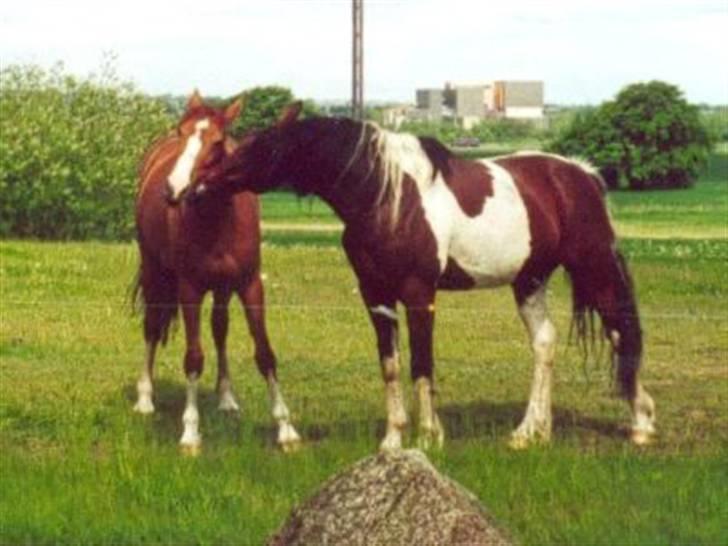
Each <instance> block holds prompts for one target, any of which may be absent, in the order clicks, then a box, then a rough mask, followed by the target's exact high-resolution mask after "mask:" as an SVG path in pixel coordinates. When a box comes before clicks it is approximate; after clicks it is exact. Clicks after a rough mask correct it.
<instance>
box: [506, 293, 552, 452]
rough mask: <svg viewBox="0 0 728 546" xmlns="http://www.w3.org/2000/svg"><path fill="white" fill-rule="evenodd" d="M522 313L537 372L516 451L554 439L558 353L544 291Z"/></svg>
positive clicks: (516, 433) (513, 440)
mask: <svg viewBox="0 0 728 546" xmlns="http://www.w3.org/2000/svg"><path fill="white" fill-rule="evenodd" d="M519 313H520V315H521V318H522V319H523V322H524V323H525V324H526V327H527V328H528V331H529V334H530V336H531V345H532V348H533V354H534V372H533V382H532V384H531V396H530V399H529V401H528V408H527V409H526V415H525V416H524V418H523V421H521V424H520V425H519V426H518V428H517V429H516V430H515V431H513V433H512V435H511V441H510V446H511V447H513V448H515V449H521V448H524V447H527V446H528V445H529V444H530V443H532V442H533V441H535V440H539V441H542V442H548V441H549V440H550V439H551V384H552V371H553V364H554V354H555V349H556V329H555V328H554V325H553V324H552V322H551V320H550V319H549V317H548V310H547V308H546V289H545V288H544V287H542V288H541V289H539V290H538V291H537V292H536V293H534V294H533V295H531V296H529V297H528V298H526V301H525V302H524V303H523V305H521V307H520V308H519Z"/></svg>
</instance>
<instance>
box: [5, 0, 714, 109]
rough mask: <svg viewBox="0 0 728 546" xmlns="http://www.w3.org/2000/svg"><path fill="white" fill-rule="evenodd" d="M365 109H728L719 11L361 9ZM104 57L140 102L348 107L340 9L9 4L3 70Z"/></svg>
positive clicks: (347, 53)
mask: <svg viewBox="0 0 728 546" xmlns="http://www.w3.org/2000/svg"><path fill="white" fill-rule="evenodd" d="M364 27H365V28H364V71H365V75H364V80H365V90H364V93H365V99H366V100H396V101H413V100H414V90H415V89H416V88H418V87H441V86H442V85H443V84H444V83H445V82H446V81H450V82H454V83H477V82H486V81H490V80H498V79H540V80H544V82H545V90H546V91H545V92H546V101H547V102H551V103H562V104H564V103H570V104H575V103H598V102H600V101H602V100H605V99H608V98H610V97H612V96H614V94H615V93H616V92H617V91H619V89H620V88H621V87H623V86H624V85H626V84H628V83H633V82H635V81H646V80H650V79H661V80H665V81H668V82H671V83H674V84H677V85H678V86H679V87H680V88H681V89H682V90H683V91H684V92H685V94H686V96H687V98H688V100H690V101H691V102H708V103H728V68H727V67H728V53H727V52H728V0H679V1H678V0H609V1H590V0H548V1H547V0H506V1H498V0H379V1H374V0H365V6H364ZM104 52H112V53H114V54H115V55H116V56H117V67H118V72H119V73H120V74H121V75H122V76H123V77H124V78H125V79H129V80H132V81H133V82H135V83H136V84H137V85H138V86H139V87H140V88H141V89H143V90H144V91H147V92H150V93H155V94H157V93H174V94H187V93H188V92H189V91H190V90H191V89H192V88H194V87H199V88H200V90H201V91H202V93H203V94H214V95H222V96H229V95H233V94H235V93H237V92H238V91H240V90H242V89H244V88H248V87H252V86H255V85H267V84H279V85H284V86H287V87H290V88H291V89H292V90H293V92H294V93H295V94H296V95H297V96H299V97H305V98H313V99H318V100H322V99H348V98H349V97H350V95H351V67H350V63H351V1H350V0H327V1H325V0H114V1H104V0H63V1H50V0H45V1H41V0H7V1H3V2H2V4H0V64H1V65H2V66H7V65H8V64H10V63H17V62H21V63H26V62H33V63H38V64H42V65H51V64H53V63H54V62H56V61H62V62H63V63H64V64H65V66H66V68H67V69H68V70H69V71H71V72H73V73H77V74H81V75H83V74H86V73H88V72H90V71H93V70H94V69H97V68H98V67H99V66H100V65H101V62H102V58H103V54H104Z"/></svg>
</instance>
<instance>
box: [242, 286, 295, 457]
mask: <svg viewBox="0 0 728 546" xmlns="http://www.w3.org/2000/svg"><path fill="white" fill-rule="evenodd" d="M238 294H239V296H240V301H241V302H242V304H243V307H244V309H245V317H246V319H247V321H248V328H249V330H250V335H251V336H252V338H253V343H254V344H255V363H256V364H257V365H258V370H259V371H260V373H261V375H262V376H263V377H264V378H265V380H266V382H267V383H268V394H269V396H270V402H271V412H272V414H273V419H275V421H276V423H277V424H278V439H277V442H278V445H279V446H280V447H281V449H283V450H284V451H289V450H291V449H294V448H295V447H296V446H297V445H298V444H299V443H300V441H301V437H300V436H299V435H298V433H297V432H296V429H295V428H293V425H292V424H291V414H290V412H289V411H288V406H286V403H285V401H284V400H283V395H282V394H281V390H280V388H279V386H278V380H277V377H276V357H275V354H274V353H273V349H272V348H271V346H270V341H269V340H268V332H267V330H266V328H265V307H264V306H265V301H264V300H265V297H264V294H263V283H262V281H261V280H260V276H259V275H257V274H256V275H255V276H254V277H253V278H252V279H251V280H250V282H249V283H248V284H247V285H246V286H245V287H243V289H242V290H240V291H239V293H238Z"/></svg>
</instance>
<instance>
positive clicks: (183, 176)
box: [167, 118, 210, 199]
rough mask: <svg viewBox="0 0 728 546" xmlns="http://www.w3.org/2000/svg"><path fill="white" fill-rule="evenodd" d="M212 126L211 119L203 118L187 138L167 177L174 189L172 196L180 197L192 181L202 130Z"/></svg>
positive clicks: (200, 147) (200, 144) (200, 146)
mask: <svg viewBox="0 0 728 546" xmlns="http://www.w3.org/2000/svg"><path fill="white" fill-rule="evenodd" d="M209 126H210V120H209V119H207V118H204V119H201V120H200V121H198V122H197V123H196V124H195V132H194V134H192V135H190V136H189V138H188V139H187V144H186V145H185V149H184V150H183V151H182V154H180V156H179V158H178V159H177V162H176V163H175V164H174V168H173V169H172V172H171V173H170V175H169V178H168V179H167V180H168V182H169V187H170V188H171V190H172V197H173V198H174V199H179V198H180V196H181V195H182V192H183V191H185V189H187V186H189V185H190V182H191V181H192V180H191V178H192V170H193V169H194V168H195V162H196V161H197V155H198V154H199V153H200V150H201V149H202V132H203V131H204V130H205V129H207V128H208V127H209Z"/></svg>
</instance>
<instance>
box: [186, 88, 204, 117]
mask: <svg viewBox="0 0 728 546" xmlns="http://www.w3.org/2000/svg"><path fill="white" fill-rule="evenodd" d="M202 104H203V101H202V95H200V92H199V91H198V90H197V89H195V90H194V91H193V92H192V94H191V95H190V98H189V99H187V111H188V112H189V111H190V110H193V109H194V108H199V107H200V106H202Z"/></svg>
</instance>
